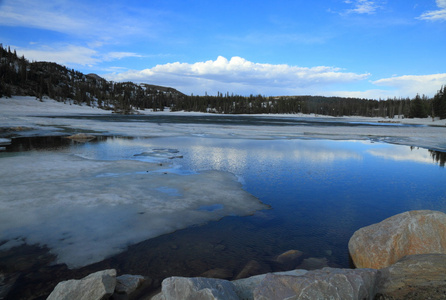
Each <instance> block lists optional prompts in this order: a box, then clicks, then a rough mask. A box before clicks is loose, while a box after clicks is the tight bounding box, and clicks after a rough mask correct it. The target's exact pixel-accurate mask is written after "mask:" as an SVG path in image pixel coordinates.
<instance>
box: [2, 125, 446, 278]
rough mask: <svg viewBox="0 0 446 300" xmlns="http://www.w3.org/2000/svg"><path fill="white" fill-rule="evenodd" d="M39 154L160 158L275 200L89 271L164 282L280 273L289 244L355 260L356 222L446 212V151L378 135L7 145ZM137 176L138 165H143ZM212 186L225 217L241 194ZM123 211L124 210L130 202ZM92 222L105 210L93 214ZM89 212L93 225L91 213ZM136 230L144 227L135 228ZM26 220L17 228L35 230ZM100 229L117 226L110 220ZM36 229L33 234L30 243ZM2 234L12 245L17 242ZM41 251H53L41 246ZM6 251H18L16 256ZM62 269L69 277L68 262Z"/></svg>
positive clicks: (318, 262)
mask: <svg viewBox="0 0 446 300" xmlns="http://www.w3.org/2000/svg"><path fill="white" fill-rule="evenodd" d="M225 122H226V121H225ZM352 126H359V125H357V124H356V125H352ZM30 155H40V156H36V157H39V158H42V157H44V158H45V159H49V160H51V157H56V156H57V155H64V157H65V156H66V157H70V158H72V157H75V158H76V159H81V160H86V161H91V162H94V163H102V162H107V163H113V162H122V161H132V162H138V163H140V162H145V163H150V164H153V165H157V166H158V167H159V168H158V170H157V172H161V173H162V172H165V173H172V174H176V175H178V176H180V177H181V178H187V177H190V176H195V175H197V174H203V177H199V178H206V176H207V175H206V172H208V171H221V172H223V173H231V174H234V175H235V180H236V181H238V183H239V184H240V185H241V187H242V188H243V190H244V191H246V192H248V193H249V194H251V195H253V196H254V197H256V198H257V199H258V200H260V201H261V202H262V203H263V204H265V205H267V206H265V207H263V209H260V210H257V211H255V212H253V213H249V214H247V215H246V214H242V215H241V216H240V215H238V213H235V214H232V213H228V214H226V215H224V216H223V215H221V216H219V215H216V217H215V218H214V219H215V220H214V219H212V220H209V221H206V222H204V223H198V224H192V225H190V226H187V228H184V229H181V230H179V229H178V228H175V229H174V230H172V231H174V232H173V233H170V234H162V235H161V236H159V237H156V238H151V239H148V240H144V241H138V242H136V243H130V242H129V243H128V245H127V246H128V247H126V250H125V251H123V252H122V251H121V253H120V254H113V255H111V256H109V257H108V258H107V259H105V260H103V261H100V262H97V263H95V264H93V265H90V266H86V267H83V268H81V269H79V270H93V269H101V268H105V267H114V268H117V269H118V270H119V273H121V274H122V273H123V272H125V273H133V274H142V275H146V276H149V277H151V278H154V279H157V280H161V279H162V278H164V277H167V276H172V275H183V276H199V275H201V274H203V273H204V272H206V271H208V270H213V269H225V270H226V271H227V273H226V274H231V275H227V276H226V277H227V278H229V279H232V278H235V277H236V276H237V274H238V273H239V272H240V271H241V270H242V269H243V268H244V267H245V266H246V265H247V264H248V263H249V262H250V261H253V260H254V261H256V262H257V263H258V270H260V271H266V272H267V271H277V270H280V269H281V268H282V267H283V266H280V265H278V264H277V263H276V262H275V258H276V257H277V256H278V255H279V254H281V253H283V252H285V251H288V250H299V251H302V252H303V255H302V258H301V260H300V261H299V263H298V265H297V266H293V267H302V268H317V267H320V266H326V265H328V266H333V267H343V268H348V267H352V266H351V263H350V259H349V255H348V249H347V243H348V240H349V239H350V237H351V236H352V234H353V233H354V231H356V230H357V229H359V228H361V227H363V226H367V225H370V224H373V223H377V222H380V221H382V220H383V219H385V218H387V217H390V216H392V215H395V214H398V213H401V212H404V211H408V210H419V209H431V210H438V211H443V212H446V185H445V184H444V183H445V182H446V181H445V179H446V171H445V168H444V162H445V152H439V151H431V150H427V149H423V148H416V147H408V146H403V145H394V144H388V143H381V142H373V141H370V140H327V139H314V138H308V139H290V138H286V137H277V138H273V137H272V138H265V139H261V138H257V139H254V138H251V139H249V138H237V137H234V138H231V137H230V136H228V137H226V138H222V137H216V136H213V135H208V134H205V135H203V134H195V135H194V134H191V135H188V136H167V137H144V138H142V137H139V138H138V137H113V136H98V137H97V139H95V140H93V141H89V142H76V141H72V140H69V139H66V138H64V137H34V138H17V139H14V140H13V141H12V144H11V145H9V146H6V149H5V151H3V152H1V153H0V164H1V163H2V161H3V162H4V161H6V159H11V158H17V157H19V158H23V159H24V158H25V157H28V156H30ZM92 164H93V163H92ZM48 165H50V163H48ZM101 170H102V169H101ZM131 172H135V173H137V171H136V170H133V169H132V171H131ZM101 174H105V173H101ZM107 174H108V173H107ZM125 174H128V172H127V173H125ZM62 175H63V176H65V175H66V174H65V173H64V174H62ZM95 176H97V175H95ZM101 176H102V175H101ZM107 176H108V175H107ZM110 176H111V175H110ZM113 176H114V175H113ZM119 176H120V175H119ZM209 176H210V175H209ZM190 178H192V177H190ZM225 178H226V177H225ZM78 179H79V178H76V180H78ZM42 180H44V179H42ZM203 182H205V181H203ZM187 184H190V183H187ZM203 184H207V183H203ZM199 186H200V185H199V184H198V187H199ZM124 188H125V187H124ZM182 188H185V187H182ZM182 188H179V187H177V186H175V187H171V186H169V185H168V184H167V183H166V184H160V185H159V187H158V192H159V195H161V197H164V198H163V199H165V201H171V200H170V199H174V198H178V197H180V196H181V194H182V193H183V192H179V191H180V190H181V189H182ZM203 188H204V186H203ZM211 193H215V194H221V195H222V198H218V199H223V200H222V201H219V202H215V201H214V202H212V201H211V202H209V203H206V204H203V205H200V206H199V207H198V208H197V209H196V210H195V211H198V212H199V213H210V214H211V213H212V214H218V212H223V211H225V209H226V207H227V206H228V205H229V203H231V202H234V203H236V204H235V205H236V206H237V201H238V199H236V198H234V197H233V195H234V194H231V193H228V194H227V195H225V190H214V191H213V192H211ZM3 197H6V196H3ZM203 197H205V195H204V196H203ZM172 201H173V200H172ZM119 205H120V204H118V208H119ZM122 207H123V208H122V210H126V209H128V208H127V206H124V205H122ZM147 209H148V210H150V208H147ZM77 213H79V214H81V213H83V211H82V210H80V211H78V212H77ZM88 213H91V212H88ZM107 213H108V212H107V211H106V212H105V213H104V215H103V216H102V219H101V220H108V221H103V223H102V225H103V226H105V227H107V224H109V225H110V226H111V227H112V228H113V230H115V229H114V228H115V227H116V226H118V225H119V222H120V220H121V219H119V218H123V216H124V215H121V214H120V213H117V212H116V211H115V210H113V211H110V212H109V213H108V214H107ZM141 213H142V212H141ZM160 216H162V214H161V215H160ZM176 216H177V218H178V216H181V214H179V215H176ZM2 217H3V216H1V212H0V220H5V219H4V218H2ZM35 217H36V216H33V218H35ZM88 218H90V219H91V218H94V216H93V217H92V215H88ZM180 218H181V217H180ZM83 220H84V221H85V222H87V221H86V220H87V218H86V219H83ZM135 220H136V217H135ZM125 222H129V221H128V219H125ZM117 223H118V225H116V224H117ZM122 223H124V222H122ZM39 224H42V223H39V222H36V223H33V226H31V227H29V228H32V231H37V230H38V229H37V228H36V226H40V225H39ZM112 224H113V225H112ZM41 226H47V225H45V224H42V225H41ZM51 226H53V225H51ZM126 226H129V227H128V228H133V227H131V224H130V225H129V224H127V225H126ZM22 227H23V226H22ZM25 227H26V226H25ZM25 227H23V228H25ZM23 228H20V231H17V232H20V234H22V235H24V236H26V234H27V233H26V232H25V229H23ZM29 228H28V229H26V230H30V229H29ZM45 228H46V227H45ZM48 228H50V227H48ZM51 228H53V227H51ZM13 229H14V230H16V228H13ZM8 230H9V229H8ZM11 230H12V229H11ZM45 230H49V229H45ZM101 230H103V233H104V234H108V231H107V229H106V228H104V229H101ZM14 232H15V231H14ZM124 232H125V231H124ZM31 236H32V235H31V233H30V237H29V239H31ZM38 236H39V238H41V239H42V240H41V241H40V242H39V243H40V245H41V246H42V245H47V244H48V243H47V242H46V241H45V236H46V235H45V234H42V235H38ZM1 237H2V235H0V240H3V242H0V243H2V244H3V243H4V242H5V241H6V240H5V238H3V239H2V238H1ZM57 238H59V237H57ZM34 239H35V238H34ZM48 239H49V238H48ZM34 245H35V243H34ZM3 246H4V244H3ZM84 247H85V245H84ZM49 248H51V247H49ZM83 249H84V248H83ZM48 250H50V249H46V251H48ZM29 251H31V250H29ZM34 251H35V252H37V253H38V254H39V255H40V257H42V253H41V252H39V251H41V250H38V251H37V250H36V249H34ZM44 252H45V251H44ZM5 253H9V255H11V252H5ZM30 255H31V254H30ZM45 257H46V256H45ZM0 258H1V259H2V260H1V261H0V263H2V265H3V266H4V265H7V263H6V261H7V260H8V259H9V260H10V261H14V259H15V258H12V257H11V256H7V255H3V256H0ZM33 259H38V258H35V257H33ZM45 259H46V260H45V263H43V265H42V266H39V267H38V268H37V269H36V268H35V267H34V269H33V268H29V270H28V269H27V270H28V271H29V272H31V273H32V272H34V274H41V272H43V271H42V268H45V267H47V265H48V261H51V259H50V258H48V257H46V258H45ZM53 259H54V258H53ZM2 265H0V266H2ZM31 269H32V270H31ZM58 270H59V273H61V274H62V273H63V274H65V275H64V276H67V277H68V275H66V274H69V271H68V270H65V269H63V268H61V269H58ZM0 271H1V270H0ZM39 272H40V273H39ZM64 272H65V273H64ZM85 272H86V271H85ZM35 276H36V275H35ZM51 280H55V279H54V278H52V279H51ZM158 283H159V282H158ZM22 284H23V285H24V286H28V285H30V284H31V283H29V282H22Z"/></svg>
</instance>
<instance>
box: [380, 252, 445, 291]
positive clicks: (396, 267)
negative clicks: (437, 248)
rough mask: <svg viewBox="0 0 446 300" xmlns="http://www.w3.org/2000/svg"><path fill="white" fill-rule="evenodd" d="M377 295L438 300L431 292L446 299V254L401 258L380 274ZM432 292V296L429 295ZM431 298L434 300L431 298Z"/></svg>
mask: <svg viewBox="0 0 446 300" xmlns="http://www.w3.org/2000/svg"><path fill="white" fill-rule="evenodd" d="M376 287H377V293H378V294H380V295H383V296H385V297H384V299H415V298H413V296H410V295H415V294H417V295H419V298H418V299H438V298H435V296H434V295H433V294H432V293H437V292H439V291H440V290H441V291H442V292H440V294H442V297H443V298H441V299H445V298H446V294H444V293H445V292H446V255H445V254H416V255H409V256H406V257H404V258H402V259H400V260H399V261H398V262H397V263H395V264H393V265H391V266H390V267H387V268H384V269H381V270H379V271H378V276H377V280H376ZM430 293H431V294H430ZM429 297H431V298H429Z"/></svg>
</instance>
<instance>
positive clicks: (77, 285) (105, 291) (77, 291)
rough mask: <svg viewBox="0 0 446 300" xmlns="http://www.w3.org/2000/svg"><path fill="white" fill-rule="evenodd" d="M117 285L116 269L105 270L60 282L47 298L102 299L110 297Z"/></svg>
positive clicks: (53, 299)
mask: <svg viewBox="0 0 446 300" xmlns="http://www.w3.org/2000/svg"><path fill="white" fill-rule="evenodd" d="M115 286H116V270H114V269H110V270H104V271H99V272H96V273H93V274H90V275H88V276H87V277H84V278H82V279H80V280H74V279H72V280H68V281H62V282H59V283H58V284H57V285H56V287H55V288H54V290H53V291H52V292H51V294H50V295H49V296H48V298H47V300H78V299H79V300H101V299H105V298H107V297H110V296H111V295H112V294H113V292H114V290H115Z"/></svg>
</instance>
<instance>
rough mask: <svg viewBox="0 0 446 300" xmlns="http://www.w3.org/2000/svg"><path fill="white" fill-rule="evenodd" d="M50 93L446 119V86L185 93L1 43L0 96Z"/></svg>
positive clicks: (155, 103) (103, 100)
mask: <svg viewBox="0 0 446 300" xmlns="http://www.w3.org/2000/svg"><path fill="white" fill-rule="evenodd" d="M11 95H30V96H35V97H36V98H37V99H40V100H42V98H43V97H44V96H48V97H50V98H52V99H55V100H57V101H61V102H65V103H70V104H86V105H93V106H98V107H100V108H103V109H111V110H114V111H115V112H119V113H130V112H131V111H132V110H133V109H153V110H164V108H166V107H167V108H169V109H170V110H172V111H197V112H209V113H221V114H272V113H275V114H276V113H279V114H295V113H303V114H319V115H329V116H366V117H384V118H395V117H408V118H425V117H428V116H431V117H439V118H441V119H446V87H444V86H443V87H441V88H440V90H439V91H438V92H437V94H436V95H435V96H434V97H433V98H428V97H426V96H424V95H423V96H420V95H416V96H415V97H414V98H412V99H410V98H398V99H397V98H393V99H386V100H381V99H380V100H374V99H364V98H345V97H324V96H310V95H308V96H283V97H265V96H262V95H250V96H241V95H234V94H229V92H227V93H225V94H223V93H220V92H218V94H217V95H216V96H210V95H207V94H206V95H204V96H196V95H190V96H188V95H185V94H183V93H181V92H179V91H177V90H175V89H173V88H168V87H161V86H156V85H150V84H135V83H133V82H113V81H107V80H105V79H103V78H101V77H99V76H98V75H95V74H87V75H84V74H83V73H81V72H78V71H75V70H73V69H68V68H66V67H64V66H61V65H59V64H56V63H51V62H29V61H28V60H27V59H26V58H25V57H24V56H21V57H19V56H18V55H17V53H16V51H15V50H14V51H11V49H10V48H9V47H8V48H7V49H6V48H3V46H2V45H1V44H0V97H1V96H7V97H11Z"/></svg>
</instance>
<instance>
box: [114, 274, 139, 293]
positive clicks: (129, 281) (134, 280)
mask: <svg viewBox="0 0 446 300" xmlns="http://www.w3.org/2000/svg"><path fill="white" fill-rule="evenodd" d="M144 281H145V279H144V277H143V276H141V275H128V274H126V275H121V276H119V277H117V278H116V287H115V292H117V293H120V294H127V295H130V294H131V293H133V292H134V291H135V290H136V289H137V288H138V287H140V286H141V284H142V283H143V282H144Z"/></svg>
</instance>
